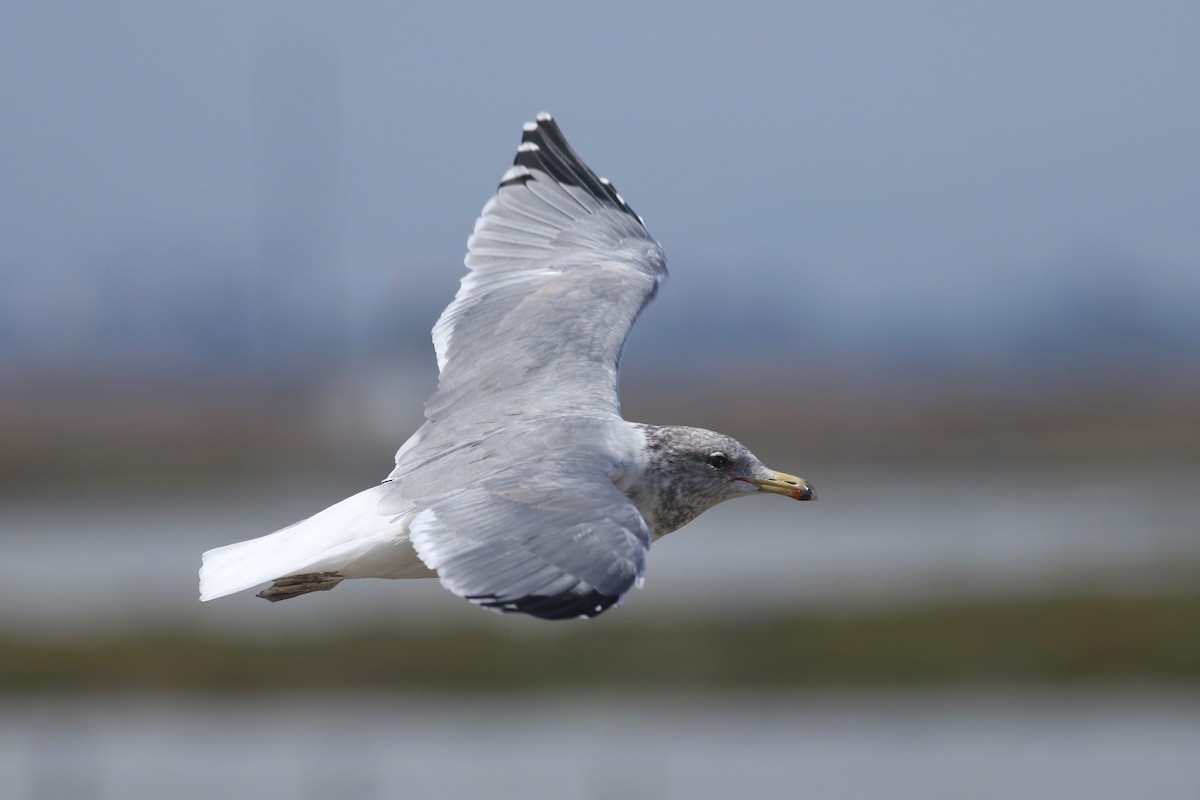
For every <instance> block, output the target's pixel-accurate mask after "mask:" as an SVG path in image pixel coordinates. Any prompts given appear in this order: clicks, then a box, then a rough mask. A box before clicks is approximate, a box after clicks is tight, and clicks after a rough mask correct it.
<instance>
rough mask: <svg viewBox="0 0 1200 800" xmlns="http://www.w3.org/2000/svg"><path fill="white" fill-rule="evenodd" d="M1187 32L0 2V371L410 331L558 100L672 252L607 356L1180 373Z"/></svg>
mask: <svg viewBox="0 0 1200 800" xmlns="http://www.w3.org/2000/svg"><path fill="white" fill-rule="evenodd" d="M1198 36H1200V5H1197V4H1196V3H1191V2H1179V3H1132V2H1129V3H1101V2H1078V3H1074V2H1057V3H1044V2H1038V3H1033V2H1026V3H1022V2H1015V3H1004V4H994V3H993V4H975V3H961V2H946V3H932V2H924V3H914V4H899V3H883V2H880V3H825V4H807V5H804V6H802V5H800V4H791V5H788V4H782V3H771V4H767V3H760V4H755V3H737V4H732V3H731V4H722V3H695V2H693V3H658V4H654V3H644V2H636V3H635V2H612V1H610V2H604V3H593V4H573V3H562V2H546V3H531V2H526V3H510V4H498V3H484V2H471V3H459V4H452V3H428V4H416V3H404V4H397V3H365V2H364V3H340V4H317V3H311V2H307V3H295V2H289V3H284V2H274V3H271V2H260V3H243V2H225V3H220V2H214V3H204V4H188V5H187V6H184V5H183V4H165V3H157V2H129V1H128V0H125V1H117V2H108V3H104V4H84V3H40V4H17V5H16V6H14V7H12V8H9V9H6V13H5V23H4V25H3V26H0V93H2V95H0V96H2V98H3V102H2V103H0V136H2V137H3V146H2V147H0V181H2V182H3V185H4V187H5V189H4V192H3V194H2V198H0V208H2V213H0V364H3V365H6V369H7V370H10V371H11V370H13V369H18V370H19V369H30V368H33V369H50V370H54V369H64V370H69V369H72V368H74V367H76V366H77V365H78V364H80V363H81V362H84V361H95V360H97V359H98V360H99V361H101V362H104V361H106V360H111V361H115V362H118V363H121V364H123V365H124V366H125V367H128V368H133V369H139V368H144V369H147V370H170V369H179V368H182V367H181V365H188V364H192V363H193V362H196V361H201V362H203V361H207V362H211V363H215V364H218V365H219V364H223V363H227V362H228V363H235V362H236V363H241V362H244V361H245V360H246V359H251V360H252V359H253V358H256V357H257V358H271V359H275V358H279V359H282V360H284V361H287V360H293V361H300V362H303V361H304V360H306V359H309V358H314V357H321V356H330V357H333V358H345V357H350V358H361V359H367V358H373V357H381V356H386V355H387V354H389V353H392V352H396V351H398V350H400V349H403V348H409V347H414V348H418V352H421V353H425V354H426V355H428V352H431V351H428V348H429V345H428V329H429V327H430V326H431V324H432V322H433V320H434V319H435V317H436V315H437V313H438V311H439V310H440V308H441V307H442V306H443V305H444V304H445V303H446V302H447V301H448V300H449V298H450V297H451V296H452V294H453V292H454V289H455V288H456V286H457V281H458V279H459V277H460V276H461V273H462V269H463V268H462V266H461V263H462V261H461V259H462V255H463V252H464V250H465V242H466V236H467V234H468V233H469V232H470V229H471V224H472V222H473V220H474V218H475V216H476V215H477V214H478V212H479V210H480V208H481V207H482V204H483V203H484V201H485V200H486V199H487V197H488V196H489V195H490V194H491V192H492V190H493V189H494V187H495V184H496V182H497V180H498V179H499V176H500V175H501V173H502V172H503V171H504V168H505V166H506V165H507V164H508V163H509V162H510V161H511V158H512V153H513V149H514V147H515V145H516V143H517V141H518V140H519V134H520V128H519V126H520V124H521V123H522V122H523V121H524V120H526V119H528V118H530V117H531V116H532V115H533V114H535V113H536V112H538V111H542V110H547V111H551V112H552V113H554V114H555V116H556V117H557V118H558V119H559V121H560V123H561V124H562V126H563V128H564V130H565V132H566V133H567V135H568V137H570V139H571V141H572V143H573V144H574V145H575V147H576V149H577V150H579V152H580V153H581V154H582V155H583V156H584V158H585V159H586V160H588V161H589V163H591V165H592V166H593V167H594V168H595V169H596V170H597V171H598V172H599V173H600V174H602V175H605V176H607V177H609V178H610V179H612V180H613V182H614V183H615V184H616V185H617V186H618V187H619V188H620V190H621V192H622V194H623V195H624V196H625V197H626V198H628V199H629V201H630V202H631V204H632V205H633V206H634V208H636V209H637V210H638V211H639V213H641V214H642V215H643V216H644V217H645V218H646V221H647V223H648V225H649V227H650V229H651V231H652V232H653V233H654V234H655V236H656V237H657V238H658V239H659V240H660V241H661V242H662V243H663V245H664V247H665V249H666V252H667V256H668V262H669V266H670V268H671V270H672V280H671V283H670V284H669V285H668V287H667V289H666V290H665V291H664V292H663V293H662V295H661V296H660V299H659V301H658V303H656V306H655V307H654V308H652V309H651V311H650V312H649V313H648V314H647V315H646V317H645V318H644V320H643V322H642V323H641V326H640V327H639V330H638V332H637V334H635V338H634V341H633V344H632V346H631V356H632V354H633V353H637V354H638V357H639V358H642V357H644V358H646V359H649V360H652V359H653V357H654V356H655V355H656V354H657V355H662V354H668V353H674V354H679V353H686V352H692V353H695V352H709V351H712V352H714V353H715V354H717V355H725V356H730V355H743V354H756V353H761V352H762V350H761V346H762V344H763V342H764V341H769V342H770V343H771V346H772V347H775V348H777V350H775V351H774V352H778V353H783V354H784V355H787V356H789V357H791V358H794V359H796V360H800V359H805V360H813V361H825V362H828V363H834V364H835V363H839V362H840V361H856V360H859V359H868V360H869V359H887V358H891V357H894V356H895V355H897V354H900V355H903V356H904V357H906V358H914V357H916V358H919V357H926V358H928V359H929V360H931V361H938V360H945V361H948V362H950V363H958V362H962V361H968V360H970V361H981V360H982V361H985V362H988V361H994V362H995V363H998V364H999V363H1007V362H1012V361H1020V360H1022V359H1026V358H1029V359H1034V360H1036V359H1038V358H1042V357H1045V358H1049V359H1050V360H1058V361H1064V362H1066V363H1075V362H1077V361H1079V360H1080V359H1082V360H1084V361H1087V360H1089V359H1091V360H1100V361H1103V360H1105V359H1108V358H1117V359H1132V360H1146V359H1161V360H1164V361H1166V362H1169V363H1185V364H1190V365H1193V366H1194V365H1195V362H1196V360H1197V354H1198V353H1200V322H1198V320H1200V147H1198V146H1197V142H1200V102H1197V98H1198V96H1200V48H1198V47H1197V46H1196V42H1197V37H1198ZM256 353H257V356H256V355H255V354H256ZM430 359H431V356H430Z"/></svg>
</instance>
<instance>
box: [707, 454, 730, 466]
mask: <svg viewBox="0 0 1200 800" xmlns="http://www.w3.org/2000/svg"><path fill="white" fill-rule="evenodd" d="M728 463H729V459H727V458H725V454H724V453H710V454H709V456H708V465H709V466H710V467H713V468H714V469H725V465H726V464H728Z"/></svg>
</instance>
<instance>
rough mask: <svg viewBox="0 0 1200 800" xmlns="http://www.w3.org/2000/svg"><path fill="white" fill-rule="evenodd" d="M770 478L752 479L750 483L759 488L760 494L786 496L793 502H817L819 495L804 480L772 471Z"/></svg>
mask: <svg viewBox="0 0 1200 800" xmlns="http://www.w3.org/2000/svg"><path fill="white" fill-rule="evenodd" d="M770 473H771V476H770V477H769V478H751V479H750V483H753V484H754V485H755V486H757V487H758V490H759V491H760V492H770V493H771V494H786V495H787V496H788V497H790V498H792V499H793V500H816V499H817V493H816V492H815V491H813V488H812V486H810V485H809V483H808V481H806V480H804V478H797V477H796V476H795V475H788V474H787V473H786V472H776V471H775V470H771V471H770Z"/></svg>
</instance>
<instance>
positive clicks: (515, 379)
mask: <svg viewBox="0 0 1200 800" xmlns="http://www.w3.org/2000/svg"><path fill="white" fill-rule="evenodd" d="M467 249H468V252H467V257H466V265H467V268H468V270H469V271H468V273H467V275H466V277H464V278H463V279H462V283H461V286H460V287H459V290H458V294H457V295H456V296H455V298H454V301H453V302H452V303H451V304H450V305H449V306H448V307H447V308H446V310H445V311H444V312H443V313H442V316H441V318H440V319H438V321H437V324H436V325H435V326H434V328H433V343H434V347H435V349H436V351H437V360H438V369H439V372H440V374H439V379H438V389H437V391H436V392H435V393H434V394H433V396H432V397H430V398H429V400H428V402H427V403H426V406H425V417H426V420H427V421H426V423H425V424H424V425H423V426H422V427H421V428H420V430H418V431H417V432H416V433H415V434H414V435H413V437H412V438H411V439H409V441H408V442H406V443H405V445H404V446H403V447H401V448H400V450H399V452H397V454H396V464H397V467H396V471H395V472H393V474H392V477H396V476H398V475H400V474H403V473H404V471H405V469H404V463H405V456H406V454H408V453H410V452H412V451H414V450H417V451H425V454H426V457H428V455H429V453H431V452H436V451H437V450H438V449H440V448H444V447H450V446H453V444H454V442H456V441H457V442H461V441H463V440H464V439H468V438H477V437H482V436H485V435H487V434H488V433H490V432H492V431H495V430H497V429H498V428H499V427H502V426H507V425H511V424H512V423H513V422H515V421H517V420H515V419H514V418H519V417H523V418H530V417H539V416H547V415H558V414H587V415H605V416H616V415H619V411H620V408H619V401H618V397H617V373H618V368H619V362H620V356H621V350H622V348H623V347H624V343H625V339H626V336H627V335H628V333H629V330H630V328H631V327H632V326H633V323H634V320H636V319H637V316H638V314H639V313H640V312H641V310H642V309H643V308H644V307H645V306H646V304H647V303H648V302H649V301H650V300H651V298H653V297H654V294H655V292H656V291H657V289H658V286H659V284H660V283H661V282H662V281H663V280H664V279H665V277H666V274H667V272H666V263H665V261H664V259H663V253H662V249H661V248H660V247H659V245H658V243H657V242H655V241H654V240H653V239H652V238H650V234H649V233H648V232H647V230H646V226H645V225H644V223H643V222H642V219H641V217H639V216H638V215H637V214H635V213H634V211H633V209H632V208H630V207H629V205H628V204H627V203H626V202H625V201H624V199H623V198H622V197H621V196H620V195H619V194H617V192H616V190H615V189H614V188H613V186H612V185H611V184H610V183H609V182H608V181H607V180H604V179H602V178H597V177H596V175H595V173H593V172H592V171H591V170H590V169H589V168H588V167H587V165H586V164H584V163H583V161H582V160H581V159H580V158H579V156H578V155H576V154H575V151H574V150H572V149H571V147H570V145H568V144H567V141H566V139H564V138H563V135H562V132H561V131H560V130H559V128H558V125H557V124H556V123H555V122H554V120H553V119H552V118H551V117H550V116H549V115H548V114H540V115H538V118H537V121H536V122H530V123H526V125H525V127H524V135H523V137H522V140H521V144H520V146H519V147H518V148H517V155H516V159H515V160H514V162H513V166H512V168H511V169H509V170H508V171H507V172H506V173H505V174H504V177H503V178H502V180H501V181H500V186H499V188H498V189H497V192H496V195H495V196H494V197H493V198H492V199H491V200H489V201H488V203H487V204H486V205H485V206H484V209H483V214H482V215H481V216H480V218H479V220H478V221H477V222H476V223H475V231H474V233H473V234H472V236H471V237H470V239H469V240H468V242H467Z"/></svg>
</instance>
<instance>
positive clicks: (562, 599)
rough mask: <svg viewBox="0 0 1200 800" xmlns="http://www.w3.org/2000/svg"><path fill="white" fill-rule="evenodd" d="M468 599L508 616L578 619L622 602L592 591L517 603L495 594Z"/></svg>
mask: <svg viewBox="0 0 1200 800" xmlns="http://www.w3.org/2000/svg"><path fill="white" fill-rule="evenodd" d="M467 599H468V600H471V601H472V602H475V603H478V604H479V605H481V606H483V607H484V608H490V609H493V610H495V611H503V612H505V613H509V614H528V615H530V616H531V617H537V618H538V619H578V618H580V617H595V616H599V615H600V614H603V613H604V612H605V611H607V610H608V609H610V608H612V607H613V606H614V605H615V604H616V603H617V601H619V600H620V599H621V595H619V594H618V595H609V594H604V593H603V592H600V591H597V590H596V589H592V590H591V591H589V592H586V593H580V592H577V591H572V592H563V593H562V594H556V595H544V594H531V595H527V596H525V597H520V598H518V599H516V600H500V599H498V598H497V597H496V596H495V595H475V596H472V597H468V598H467Z"/></svg>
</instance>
